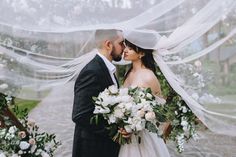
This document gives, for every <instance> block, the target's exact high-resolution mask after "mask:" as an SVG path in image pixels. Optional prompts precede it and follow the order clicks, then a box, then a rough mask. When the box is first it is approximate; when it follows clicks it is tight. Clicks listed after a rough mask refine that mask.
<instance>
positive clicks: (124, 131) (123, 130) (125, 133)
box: [119, 128, 132, 138]
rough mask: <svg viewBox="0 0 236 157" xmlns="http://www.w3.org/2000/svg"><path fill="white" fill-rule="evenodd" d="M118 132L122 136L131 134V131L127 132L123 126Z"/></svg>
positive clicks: (127, 136) (128, 136)
mask: <svg viewBox="0 0 236 157" xmlns="http://www.w3.org/2000/svg"><path fill="white" fill-rule="evenodd" d="M119 133H121V134H122V137H124V138H130V137H131V135H132V133H128V132H127V131H126V130H125V129H124V128H119Z"/></svg>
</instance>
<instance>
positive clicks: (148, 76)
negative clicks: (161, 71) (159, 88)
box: [140, 69, 158, 82]
mask: <svg viewBox="0 0 236 157" xmlns="http://www.w3.org/2000/svg"><path fill="white" fill-rule="evenodd" d="M140 74H141V75H142V76H143V79H144V81H145V82H150V81H151V82H152V81H158V79H157V77H156V75H155V74H154V73H153V71H152V70H149V69H143V70H142V71H141V73H140Z"/></svg>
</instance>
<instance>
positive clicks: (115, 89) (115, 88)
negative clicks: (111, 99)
mask: <svg viewBox="0 0 236 157" xmlns="http://www.w3.org/2000/svg"><path fill="white" fill-rule="evenodd" d="M108 90H109V91H110V92H111V93H112V94H117V93H118V88H117V87H116V86H115V85H112V86H110V87H109V88H108Z"/></svg>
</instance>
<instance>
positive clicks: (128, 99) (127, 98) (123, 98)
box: [122, 95, 132, 102]
mask: <svg viewBox="0 0 236 157" xmlns="http://www.w3.org/2000/svg"><path fill="white" fill-rule="evenodd" d="M122 101H123V102H130V101H132V98H131V97H130V96H128V95H127V96H122Z"/></svg>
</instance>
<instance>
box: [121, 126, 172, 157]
mask: <svg viewBox="0 0 236 157" xmlns="http://www.w3.org/2000/svg"><path fill="white" fill-rule="evenodd" d="M139 137H141V142H140V143H139V142H138V136H135V135H132V137H131V138H132V143H130V144H125V145H122V146H121V148H120V153H119V157H170V154H169V151H168V149H167V146H166V144H165V143H164V141H163V139H162V138H159V137H158V136H157V135H156V134H154V133H151V132H149V131H147V130H143V131H141V132H140V133H139Z"/></svg>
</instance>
